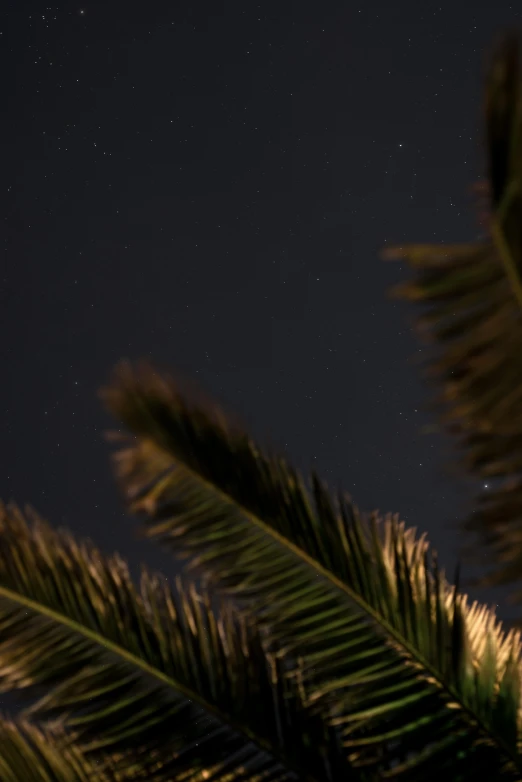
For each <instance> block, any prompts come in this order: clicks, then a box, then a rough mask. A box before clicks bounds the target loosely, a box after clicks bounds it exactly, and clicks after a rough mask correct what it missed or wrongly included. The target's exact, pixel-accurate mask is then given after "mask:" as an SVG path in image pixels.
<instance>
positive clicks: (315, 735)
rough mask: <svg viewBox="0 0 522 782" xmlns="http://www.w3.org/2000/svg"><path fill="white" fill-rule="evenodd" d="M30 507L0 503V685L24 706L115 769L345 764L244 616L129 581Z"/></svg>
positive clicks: (295, 768) (119, 566) (284, 772)
mask: <svg viewBox="0 0 522 782" xmlns="http://www.w3.org/2000/svg"><path fill="white" fill-rule="evenodd" d="M32 516H33V520H32V523H31V524H28V523H27V521H26V519H25V517H24V516H23V515H22V514H21V513H20V511H19V510H17V508H16V507H13V506H9V507H7V508H6V507H3V506H2V507H1V508H0V691H4V692H5V691H9V690H25V691H26V694H27V695H28V697H30V698H31V699H32V703H31V705H30V706H29V707H28V708H27V710H26V716H28V717H30V718H31V719H32V720H38V721H42V720H43V721H45V722H46V723H50V724H53V723H54V722H55V721H56V720H58V721H59V723H60V725H62V726H63V727H64V728H65V729H66V730H67V731H74V733H75V736H76V738H75V744H76V746H78V748H79V749H81V751H82V752H84V753H85V754H86V756H87V757H88V758H95V759H98V758H99V757H104V756H106V755H107V754H110V755H111V756H113V757H118V758H119V762H118V768H119V770H120V772H121V773H122V774H123V775H124V776H123V778H124V779H127V778H128V779H138V778H139V779H146V780H148V782H152V780H154V781H155V782H160V781H161V782H163V780H165V782H166V780H170V781H172V780H180V779H182V778H183V779H184V780H185V782H199V780H203V779H205V780H211V781H212V782H214V780H215V781H216V782H229V780H230V782H239V780H242V779H246V780H259V782H260V780H262V779H266V780H267V782H268V780H273V782H279V781H280V782H285V781H286V780H288V781H289V782H290V780H293V779H302V780H310V782H312V781H313V780H321V782H322V780H328V779H330V778H333V777H335V778H337V779H339V778H344V777H346V776H347V773H348V770H349V767H348V765H347V763H346V761H345V760H343V759H342V756H341V753H340V752H339V750H338V742H337V738H336V735H335V731H334V730H332V729H331V728H328V729H327V728H326V727H325V725H324V723H322V722H321V720H320V719H319V718H317V717H316V716H314V715H313V714H312V713H311V710H310V709H309V710H306V709H305V708H304V707H303V706H302V704H301V702H300V699H299V696H298V693H297V690H296V687H295V686H294V685H293V683H292V682H291V681H289V680H288V678H287V677H284V676H282V675H281V669H282V663H281V661H279V660H277V659H275V658H274V659H272V658H270V657H267V656H266V655H265V654H264V652H263V648H262V643H261V640H262V639H261V637H260V636H259V633H258V632H257V631H256V628H255V626H254V625H253V623H251V622H249V621H247V620H246V619H241V618H238V617H236V616H235V615H234V614H233V613H232V611H230V610H228V609H227V608H226V607H225V606H223V607H221V608H219V611H217V609H215V610H212V609H211V607H210V604H209V600H208V598H207V597H206V595H205V592H201V593H200V594H199V593H197V592H196V590H195V589H194V588H193V587H185V586H184V585H183V583H182V582H181V581H179V580H178V582H177V586H176V589H174V590H171V588H170V587H169V586H168V584H167V582H166V580H165V578H163V577H161V578H160V577H159V576H150V575H148V574H147V573H146V572H143V575H142V582H141V589H140V590H139V591H137V590H136V589H135V587H134V586H133V584H132V582H131V579H130V577H129V575H128V571H127V567H126V565H125V563H124V562H122V560H121V559H120V558H118V557H112V558H106V557H104V556H103V555H102V554H101V553H100V552H99V551H97V550H96V549H95V548H94V547H93V546H91V545H90V544H88V543H82V544H77V543H75V541H74V540H73V539H72V538H71V537H70V536H68V535H66V534H65V533H61V532H56V531H54V530H52V529H51V528H50V527H49V526H48V525H47V524H46V523H44V522H43V521H42V520H40V519H38V518H37V517H36V516H35V514H34V513H33V514H32ZM216 611H217V612H216ZM138 770H141V772H142V775H141V776H139V775H138V776H136V772H137V771H138ZM202 772H203V773H202ZM125 774H127V776H125ZM0 778H1V776H0Z"/></svg>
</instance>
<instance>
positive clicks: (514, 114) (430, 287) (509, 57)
mask: <svg viewBox="0 0 522 782" xmlns="http://www.w3.org/2000/svg"><path fill="white" fill-rule="evenodd" d="M485 121H486V142H487V157H488V180H489V184H488V186H487V188H485V189H486V190H487V192H488V194H489V209H488V214H487V219H486V226H487V229H488V231H487V236H486V238H485V239H484V240H481V241H478V242H475V243H473V244H463V245H446V246H443V245H441V246H432V245H413V246H404V247H396V248H393V249H390V250H387V251H386V252H385V253H384V255H385V257H387V258H390V259H400V260H404V261H406V262H407V264H408V265H409V266H410V267H412V268H413V269H414V271H415V277H414V278H413V279H412V280H411V281H409V282H407V283H405V284H403V285H400V286H398V287H397V288H396V289H395V291H394V293H395V295H396V296H398V297H400V298H403V299H406V300H410V301H415V302H421V303H422V304H424V305H426V309H425V311H424V312H423V314H422V316H421V317H420V318H419V319H418V323H419V326H420V329H421V332H422V334H423V335H424V336H425V337H427V338H428V340H430V341H431V342H432V344H433V345H434V347H435V350H434V351H433V353H432V355H431V356H430V358H429V373H430V374H431V375H432V376H433V377H434V378H435V379H436V382H437V383H438V385H439V388H440V389H441V393H440V396H439V397H438V399H437V400H436V405H435V407H436V410H437V412H438V414H439V416H440V420H441V421H442V424H443V426H445V427H447V428H448V429H449V430H450V431H451V432H453V433H454V434H455V435H456V436H457V438H458V442H459V446H460V449H461V453H462V454H463V458H462V466H463V468H464V470H465V472H466V473H467V474H468V475H470V476H472V477H474V478H477V479H479V480H480V481H481V483H486V485H487V486H486V488H485V489H481V491H480V493H479V496H478V501H477V506H478V507H477V508H476V509H475V510H474V512H473V513H472V514H471V516H470V518H469V519H468V520H467V522H466V524H465V528H466V529H467V530H468V532H471V533H476V534H478V536H479V545H478V546H477V545H472V546H470V547H469V548H468V550H467V557H468V558H469V559H470V560H471V561H473V560H475V561H476V560H477V558H476V556H474V555H473V552H474V551H475V552H477V551H479V550H480V551H483V550H484V549H485V548H487V551H488V560H490V561H491V563H492V568H491V570H490V572H489V573H488V574H487V575H486V577H484V578H481V579H480V580H479V581H478V583H480V584H481V585H483V586H492V585H498V584H518V586H519V587H520V583H521V582H522V361H521V356H522V78H521V73H520V44H519V41H518V38H517V37H515V36H509V37H507V38H506V39H504V40H503V41H502V43H501V45H500V46H499V48H498V50H497V52H496V55H495V56H494V58H493V61H492V65H491V69H490V72H489V76H488V79H487V82H486V90H485ZM480 561H481V563H483V558H481V560H480ZM514 599H515V600H517V601H518V602H519V603H520V604H521V605H522V590H520V589H518V591H516V592H515V593H514Z"/></svg>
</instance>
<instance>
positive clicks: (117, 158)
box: [0, 0, 519, 602]
mask: <svg viewBox="0 0 522 782" xmlns="http://www.w3.org/2000/svg"><path fill="white" fill-rule="evenodd" d="M517 8H519V5H518V4H515V3H510V2H508V0H497V2H496V3H492V2H491V0H481V1H480V2H476V0H459V2H452V3H449V2H440V0H439V2H436V3H435V2H431V0H423V2H413V0H409V2H407V1H406V0H399V1H398V2H395V3H391V2H389V0H380V1H377V0H367V1H366V2H362V0H361V2H358V3H357V2H346V1H340V0H339V1H337V2H328V0H325V1H324V2H322V3H319V2H317V0H314V2H311V0H296V1H295V2H290V1H289V0H288V1H285V0H278V2H263V3H259V4H256V3H255V2H246V0H234V1H229V2H220V1H219V0H212V1H211V2H202V1H201V0H190V2H184V1H182V0H176V2H155V1H154V0H153V1H152V2H149V3H128V2H125V3H123V2H119V0H110V2H109V0H104V2H101V1H100V2H91V3H87V4H86V5H84V6H81V5H80V4H76V3H74V2H67V3H62V4H59V5H56V6H55V5H52V6H47V5H46V4H44V3H36V2H30V1H29V0H23V2H22V1H21V0H16V2H15V1H14V0H11V1H10V2H8V0H6V1H5V2H4V3H3V4H2V10H1V12H0V32H1V37H0V41H1V47H0V57H1V59H2V63H1V65H2V74H3V79H2V82H3V95H4V97H3V101H2V109H3V110H2V113H1V132H2V142H3V143H2V147H3V151H4V154H3V166H2V182H3V186H2V193H3V197H2V200H1V209H2V215H3V219H2V223H1V225H2V234H3V235H2V241H3V244H4V246H5V250H4V252H3V257H2V260H1V261H0V361H1V367H2V374H1V379H2V382H1V383H0V416H1V418H0V437H1V444H2V447H1V449H0V497H2V498H3V499H4V500H9V499H15V500H16V501H17V502H18V503H20V504H21V505H23V504H24V503H26V502H28V503H30V504H31V505H33V506H34V507H35V508H36V509H37V510H38V511H39V512H40V513H41V514H42V515H43V516H44V517H46V518H47V519H48V520H49V521H50V522H52V523H53V524H54V525H57V526H59V525H66V526H67V527H69V528H70V529H71V530H72V531H73V532H74V533H76V534H77V535H80V536H89V537H91V538H93V539H94V540H95V541H96V542H97V543H98V544H99V545H100V546H101V547H102V548H103V549H104V550H105V551H107V552H112V551H113V550H118V551H120V552H121V553H122V554H123V555H124V556H126V557H127V558H128V559H129V560H130V561H131V563H133V564H135V563H137V562H138V561H139V560H145V561H147V562H148V563H149V564H150V565H151V566H153V567H161V568H162V569H163V570H165V571H167V573H169V572H170V573H173V572H174V571H175V566H174V565H173V564H172V561H171V559H170V557H168V556H167V555H166V554H163V553H162V552H160V551H159V550H158V549H157V548H155V547H154V546H152V545H150V546H149V545H148V544H146V545H145V544H143V542H137V540H136V538H135V536H134V530H135V527H136V524H135V522H133V521H132V520H129V518H128V517H127V516H126V515H125V514H124V513H123V511H122V505H121V502H120V499H119V497H118V493H117V490H116V488H115V484H114V481H113V478H112V474H111V470H110V462H109V454H110V446H109V444H107V443H106V442H105V440H104V438H103V432H104V431H105V430H106V429H107V428H110V426H111V424H112V422H111V420H110V419H109V418H108V416H106V414H105V413H104V412H103V410H102V407H101V404H100V402H99V400H98V399H97V396H96V391H97V389H98V388H99V387H100V386H101V385H103V384H104V383H105V382H106V381H107V379H108V377H109V374H110V370H111V368H112V366H113V365H114V364H115V363H116V362H117V361H118V360H119V359H120V358H122V357H128V358H131V359H137V358H140V357H149V358H151V359H152V360H157V361H159V362H160V363H161V364H162V365H165V364H167V365H171V366H172V367H173V368H174V369H176V370H180V371H181V372H182V373H184V374H185V375H187V376H188V377H191V378H194V379H195V380H196V382H197V383H198V384H199V385H201V386H202V387H203V388H204V389H205V390H206V391H207V392H209V393H210V394H211V395H213V396H215V397H216V398H217V399H218V400H219V401H221V402H222V403H223V404H224V405H225V406H226V407H228V408H229V409H230V410H231V411H232V412H234V413H237V414H239V416H240V417H241V419H242V420H243V421H246V422H247V424H248V425H249V426H250V427H251V429H252V431H253V432H254V433H255V434H256V435H258V436H260V437H261V438H264V439H268V440H269V441H270V442H272V443H275V444H276V445H278V446H279V447H280V448H281V449H283V450H285V451H286V453H287V454H288V456H289V457H290V458H291V459H292V460H293V461H294V462H296V463H297V464H298V465H299V466H301V467H303V468H306V467H307V466H310V465H313V466H314V467H316V468H317V469H318V470H319V472H320V473H322V474H323V475H324V477H325V478H326V479H327V481H328V482H330V483H333V484H335V483H339V482H340V483H341V484H342V486H343V487H344V488H345V489H346V490H348V491H349V492H350V493H351V494H352V496H353V498H354V500H355V502H356V503H357V504H358V505H359V506H360V507H361V509H363V510H372V509H375V508H378V509H380V510H381V511H382V512H385V511H399V512H400V514H401V516H402V517H403V518H404V519H405V520H406V521H407V523H408V524H409V525H415V526H417V527H418V528H419V529H420V530H421V531H424V530H426V531H427V532H428V535H429V539H430V540H431V541H432V542H433V544H434V545H435V547H436V548H437V549H438V550H439V553H440V559H441V561H442V563H443V564H444V565H445V566H447V568H448V569H449V570H450V572H451V571H452V570H453V567H454V564H455V559H456V553H457V549H458V546H459V544H460V543H461V542H462V539H460V538H459V535H458V533H457V529H456V523H457V519H458V518H460V517H462V515H463V514H464V513H465V512H466V510H467V507H468V506H467V505H466V501H467V499H468V498H469V496H470V487H468V486H466V485H465V484H464V483H463V482H459V481H458V480H457V479H456V478H455V477H452V476H451V475H449V474H448V473H447V470H446V469H445V467H446V465H447V462H448V458H449V457H450V456H453V455H454V452H453V451H452V450H448V442H447V441H445V440H443V439H441V438H440V437H439V436H434V435H426V434H422V433H421V431H420V430H421V427H423V426H424V425H426V424H429V423H430V422H433V419H432V417H431V414H428V412H426V406H427V404H428V402H429V399H430V396H431V391H430V388H429V386H427V385H426V382H425V381H424V380H423V379H422V377H421V372H420V368H419V367H418V366H417V365H416V364H415V361H414V358H415V356H421V355H422V354H421V353H419V348H420V347H421V345H420V344H419V343H418V342H417V341H416V338H414V336H413V334H412V331H411V323H412V318H413V316H414V314H415V309H412V308H411V306H408V305H406V304H403V303H397V302H394V301H393V300H391V299H390V298H389V296H388V291H389V289H390V287H391V285H392V284H393V283H395V282H397V281H399V280H401V279H404V278H405V273H406V271H405V268H404V267H402V266H401V265H400V264H397V263H395V264H390V263H385V262H383V261H382V260H380V258H379V250H380V249H381V248H382V247H383V245H384V244H385V243H388V244H395V243H402V242H406V241H408V242H409V241H412V242H413V241H427V242H432V241H434V242H443V241H465V240H473V239H475V238H477V236H478V234H479V230H480V229H479V226H478V220H477V216H476V212H475V209H474V200H473V197H472V195H471V193H470V188H471V186H472V185H473V183H474V182H476V181H477V180H478V179H479V178H480V177H481V175H482V174H483V169H484V166H483V159H482V151H481V134H482V123H481V119H482V118H481V85H482V75H483V72H484V65H485V55H486V54H487V52H488V50H490V47H491V44H492V42H493V40H494V37H495V35H496V34H497V33H498V32H501V31H503V30H505V29H506V27H508V28H509V27H511V26H512V25H513V24H515V25H516V24H517V23H518V21H519V18H518V17H519V12H517V10H516V9H517ZM452 523H453V524H454V525H455V528H454V529H451V528H450V525H451V524H452ZM495 602H496V601H495Z"/></svg>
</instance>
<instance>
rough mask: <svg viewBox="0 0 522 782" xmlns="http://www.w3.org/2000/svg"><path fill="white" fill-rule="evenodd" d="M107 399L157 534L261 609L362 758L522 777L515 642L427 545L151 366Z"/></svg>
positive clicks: (124, 379)
mask: <svg viewBox="0 0 522 782" xmlns="http://www.w3.org/2000/svg"><path fill="white" fill-rule="evenodd" d="M103 397H104V399H105V401H106V404H107V406H108V408H109V409H110V410H111V411H112V412H113V414H115V415H116V416H117V417H118V419H119V420H120V421H121V422H122V423H123V424H124V425H125V426H126V427H128V429H130V431H131V432H132V435H130V436H129V437H126V436H125V435H117V439H123V441H124V443H125V444H124V446H123V447H122V449H121V450H120V451H119V452H118V453H117V454H116V455H115V458H116V464H117V472H118V476H119V480H120V483H121V486H122V488H123V490H124V492H125V495H126V497H127V500H128V502H129V507H130V509H131V510H132V511H133V512H136V513H138V514H140V515H141V516H142V518H143V521H144V525H145V527H144V528H145V532H146V534H147V535H149V536H150V537H152V538H157V539H159V540H160V541H162V542H163V543H165V544H167V545H168V546H169V547H170V549H171V550H172V551H173V552H174V553H175V554H176V556H178V557H181V558H184V559H186V560H187V561H188V568H189V569H191V568H192V569H193V570H195V571H196V572H197V573H199V574H200V575H201V576H202V577H203V578H204V579H206V580H207V581H208V582H209V583H210V584H211V585H212V586H217V587H219V588H220V589H221V590H224V591H226V592H228V593H230V594H232V595H234V596H235V598H236V600H237V601H238V603H239V605H240V606H242V607H243V608H244V610H245V611H246V613H249V612H250V613H255V614H256V616H257V617H258V619H259V621H260V622H261V623H262V624H263V625H264V626H265V627H266V628H268V633H269V635H270V639H271V642H272V644H273V648H274V650H277V654H278V655H279V656H280V657H281V658H282V659H283V660H284V661H286V662H287V663H288V664H289V665H291V670H292V676H293V677H294V678H295V679H296V680H297V681H298V683H299V686H300V687H301V688H302V691H303V695H304V697H305V698H306V700H307V702H308V703H309V704H310V705H312V706H313V707H314V708H315V709H317V711H318V713H321V714H323V715H325V716H327V717H328V718H329V719H330V720H331V723H332V724H333V725H334V726H335V727H336V728H337V729H338V730H339V731H340V734H341V736H342V740H343V744H344V748H345V751H346V753H347V755H348V757H349V758H350V761H351V763H353V765H354V766H355V767H357V768H361V769H362V768H368V769H371V770H374V771H375V770H376V771H377V772H378V773H379V775H380V776H379V778H381V779H384V778H397V779H411V780H418V779H421V778H422V779H425V780H428V779H429V780H431V779H440V775H441V773H443V772H447V771H448V770H451V773H452V774H453V776H452V779H454V780H457V779H458V780H468V779H470V780H471V779H474V778H475V776H476V775H477V773H479V772H482V773H484V772H486V775H487V776H488V778H491V779H493V778H494V779H521V778H522V756H521V754H520V747H519V743H520V739H521V723H520V713H519V712H520V662H519V655H520V644H519V639H518V636H514V635H513V634H510V635H509V636H508V637H506V636H505V635H504V633H503V632H502V631H501V628H500V626H499V624H498V622H497V621H496V620H495V618H494V617H493V616H492V615H491V613H489V612H488V611H487V610H486V609H485V608H482V607H480V606H477V605H473V606H469V605H468V604H467V602H466V599H465V597H463V596H462V595H460V594H458V591H456V590H453V589H452V588H450V587H449V585H448V584H447V582H446V580H445V579H444V576H443V574H441V573H439V571H438V569H437V567H436V566H435V565H434V564H433V563H431V562H430V558H429V554H428V550H427V545H426V543H425V541H424V539H422V538H421V539H420V540H416V539H415V532H414V530H411V529H410V530H405V528H404V525H403V524H400V523H399V522H398V520H397V519H395V518H394V519H392V518H388V519H386V520H385V521H384V522H383V521H382V520H381V521H379V520H377V518H375V517H373V518H372V519H371V520H370V523H368V524H364V523H362V521H361V519H360V518H359V515H358V513H357V510H356V509H355V508H354V507H353V506H352V504H351V503H350V501H349V500H348V499H347V498H346V497H343V496H339V497H337V498H336V500H335V501H334V500H333V499H332V498H331V497H330V496H329V494H328V493H327V491H326V489H325V487H324V486H323V485H322V484H321V483H320V481H319V480H318V479H317V478H316V477H315V476H312V481H311V484H312V494H310V492H309V491H307V490H306V488H305V486H304V483H303V480H302V478H301V477H300V476H299V475H298V473H297V472H296V471H295V470H294V469H292V468H291V467H290V466H289V465H288V464H287V463H286V462H285V461H284V460H282V459H280V458H278V457H271V456H268V455H266V454H265V453H264V452H263V451H262V449H261V448H260V446H259V445H257V444H255V443H254V442H253V441H252V440H251V439H250V438H249V437H248V436H247V435H246V434H245V433H244V432H242V431H240V430H237V429H235V428H234V427H232V426H231V425H230V424H229V423H227V420H226V418H225V417H224V416H223V414H222V413H220V412H219V411H217V410H215V409H212V408H209V409H206V408H204V407H202V406H199V407H194V406H192V405H190V404H188V403H187V402H186V401H185V400H184V398H183V397H182V396H181V395H180V394H179V392H178V389H177V387H176V384H175V383H173V382H172V381H168V380H167V379H165V378H163V377H161V376H159V375H158V374H157V373H155V372H154V370H153V369H151V368H148V367H147V366H146V365H144V366H143V367H142V368H141V369H138V370H136V371H135V370H134V369H133V367H131V366H130V365H128V364H122V365H121V366H120V368H119V370H118V372H117V373H116V376H115V379H114V381H113V383H112V385H111V386H110V387H109V388H108V389H105V391H104V392H103Z"/></svg>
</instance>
